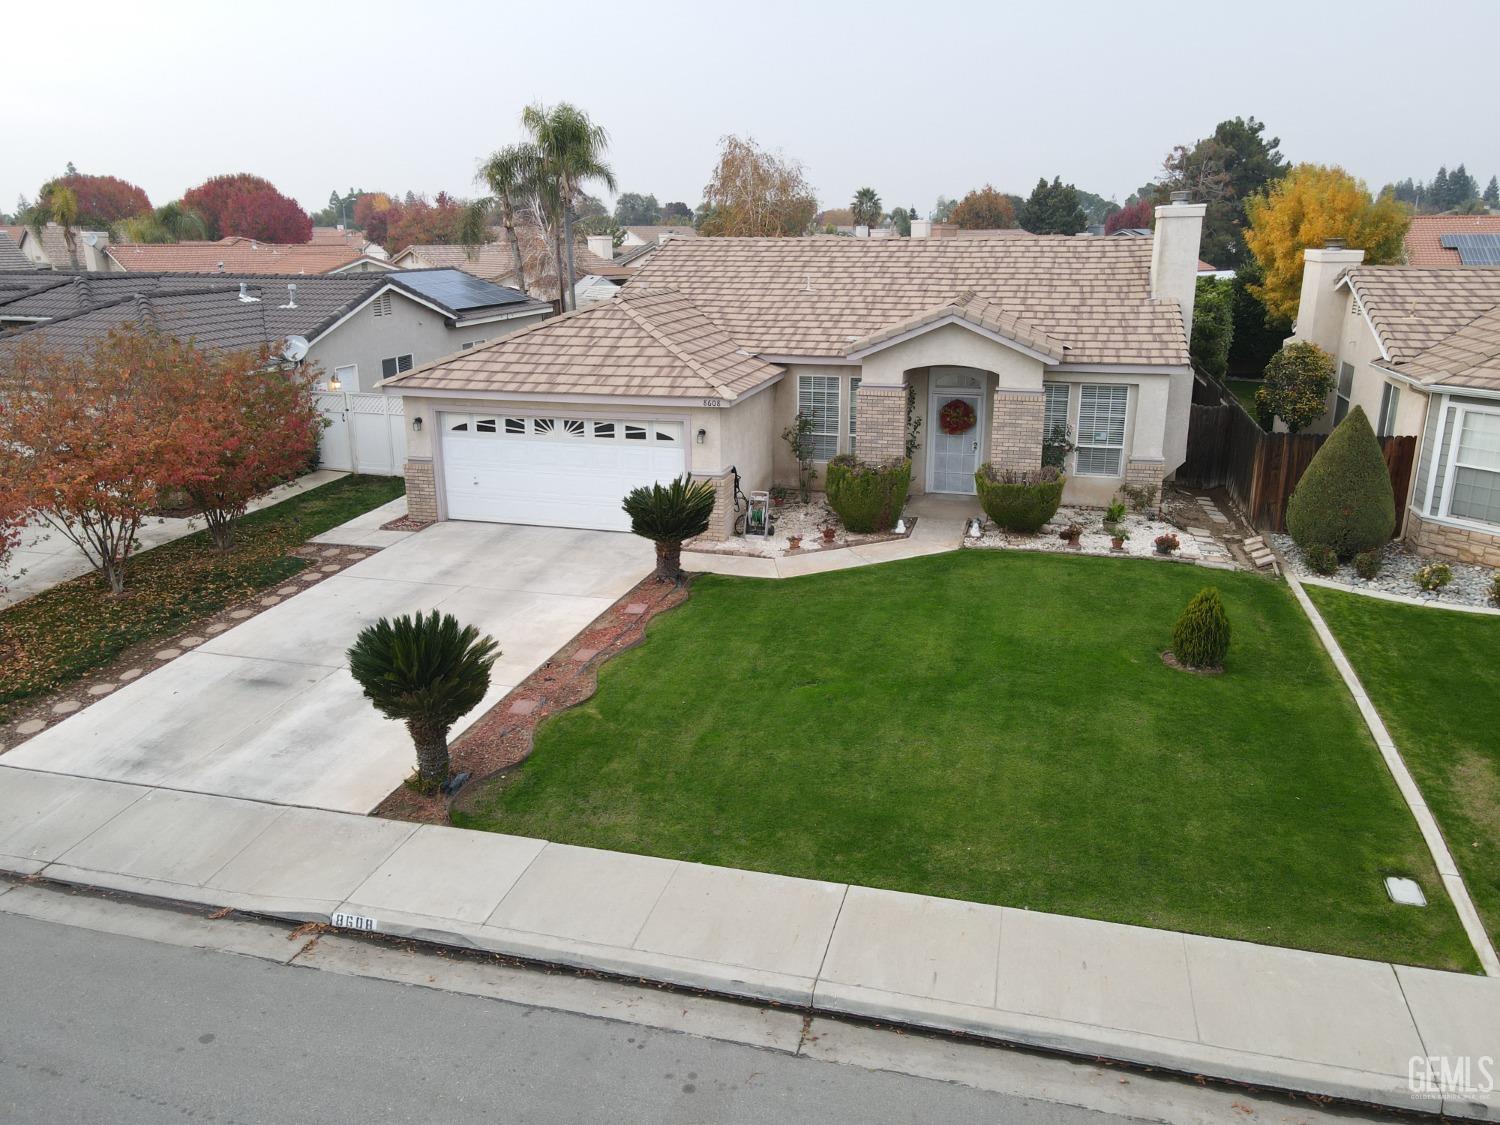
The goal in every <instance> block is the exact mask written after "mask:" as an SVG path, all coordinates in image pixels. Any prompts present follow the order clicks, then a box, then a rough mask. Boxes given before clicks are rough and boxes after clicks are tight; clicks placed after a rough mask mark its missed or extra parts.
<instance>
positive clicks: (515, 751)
mask: <svg viewBox="0 0 1500 1125" xmlns="http://www.w3.org/2000/svg"><path fill="white" fill-rule="evenodd" d="M687 596H688V586H686V585H683V586H673V585H671V584H670V583H662V582H657V581H656V579H654V578H647V579H646V580H645V581H643V582H641V583H640V584H639V585H637V586H636V587H635V588H634V589H633V590H631V591H630V592H629V593H627V594H626V595H625V596H624V597H622V598H621V599H620V600H619V601H617V602H615V604H614V605H612V606H610V607H609V608H608V609H607V610H605V611H604V612H603V613H601V614H600V615H599V616H598V617H596V618H595V619H594V620H593V621H592V622H591V623H590V624H589V626H588V628H586V629H585V630H584V631H583V632H581V633H579V634H578V635H577V636H576V637H574V638H573V639H572V640H571V641H569V642H568V643H567V644H565V645H564V646H563V647H562V648H560V649H558V650H557V652H555V653H554V654H553V655H552V658H551V659H550V660H548V661H547V662H546V663H544V664H543V665H542V666H541V667H540V668H538V669H537V670H536V671H535V672H533V673H532V674H531V675H529V676H527V677H526V679H525V680H523V681H522V682H521V683H520V684H518V685H516V687H515V688H513V689H512V690H511V692H510V694H509V695H507V696H506V697H505V698H504V699H502V700H500V702H499V703H496V704H495V706H494V707H492V708H490V710H489V711H487V712H486V713H485V714H484V715H483V716H482V717H481V718H480V719H479V720H478V721H477V722H476V723H474V725H473V726H471V727H470V728H469V729H468V730H466V731H465V732H464V733H463V734H462V735H461V736H460V737H459V738H458V739H457V741H455V742H454V743H453V745H452V746H451V747H450V748H449V752H448V756H449V761H450V764H451V766H452V769H453V772H454V773H455V774H458V773H462V772H465V771H467V772H468V773H469V780H468V781H467V782H466V783H465V785H464V788H463V789H462V790H461V791H460V792H459V793H458V794H457V795H456V796H454V797H445V796H443V795H442V794H441V793H438V794H432V795H430V796H424V795H423V794H420V793H416V792H413V791H412V790H410V789H408V788H407V787H406V786H405V785H400V786H398V787H397V788H396V789H394V790H393V791H392V792H391V794H390V796H388V797H386V799H385V800H383V801H381V802H380V804H379V806H378V807H377V808H376V809H375V812H374V813H373V814H372V815H374V816H383V817H387V818H389V819H391V820H407V821H415V822H417V823H421V824H447V823H448V822H449V817H448V810H449V808H450V807H451V805H452V804H453V803H454V802H455V801H462V800H463V799H464V798H465V796H467V795H468V794H469V793H471V792H476V791H477V790H475V788H474V782H476V781H482V780H484V779H485V778H487V777H491V776H493V775H495V774H497V773H499V772H501V771H503V770H506V769H509V768H510V767H512V766H514V765H516V764H517V763H518V762H521V761H524V760H525V759H526V758H527V757H528V756H529V755H530V754H531V748H532V738H533V735H534V734H535V732H536V728H537V725H538V724H539V723H541V721H542V720H543V719H545V718H547V716H549V715H555V714H557V713H558V712H559V711H566V710H567V709H568V708H569V707H576V706H577V705H578V704H580V703H582V702H583V701H584V700H586V699H588V698H589V697H590V696H591V695H593V694H594V691H595V689H596V688H597V687H598V685H599V666H600V665H601V664H603V663H604V662H605V661H606V660H608V659H610V658H611V657H613V656H615V655H617V654H619V653H621V652H624V651H625V650H626V649H629V648H634V647H635V646H636V645H638V644H640V643H641V640H642V639H643V638H644V637H645V634H646V623H647V622H648V621H650V620H651V618H653V617H655V616H656V615H657V614H658V613H664V612H666V611H667V610H669V609H674V608H676V607H677V606H679V605H681V604H682V603H683V602H685V601H686V600H687ZM631 605H639V606H643V607H644V612H642V613H636V614H630V613H626V612H625V609H626V607H627V606H631ZM588 650H593V655H592V656H589V657H588V659H586V660H576V659H574V654H575V653H583V652H586V651H588ZM523 700H529V701H533V702H535V704H536V707H535V708H534V709H533V710H532V711H530V712H529V713H528V714H524V715H518V714H515V713H513V712H512V711H511V708H512V707H514V706H515V705H516V704H517V703H519V702H521V701H523Z"/></svg>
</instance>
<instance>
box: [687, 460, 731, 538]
mask: <svg viewBox="0 0 1500 1125" xmlns="http://www.w3.org/2000/svg"><path fill="white" fill-rule="evenodd" d="M693 479H694V480H696V481H707V482H708V483H709V484H711V485H713V486H714V510H713V512H712V513H711V514H710V515H709V517H708V530H707V531H705V532H704V533H703V537H704V538H705V539H728V538H729V537H730V536H731V535H733V534H734V475H733V474H732V473H721V474H720V475H719V476H716V477H704V476H700V477H694V478H693Z"/></svg>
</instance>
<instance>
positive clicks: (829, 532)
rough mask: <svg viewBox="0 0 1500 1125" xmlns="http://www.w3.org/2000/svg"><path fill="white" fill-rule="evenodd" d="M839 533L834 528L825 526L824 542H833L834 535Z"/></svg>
mask: <svg viewBox="0 0 1500 1125" xmlns="http://www.w3.org/2000/svg"><path fill="white" fill-rule="evenodd" d="M837 534H838V532H837V530H835V529H834V528H831V527H825V528H824V529H823V542H825V543H832V542H833V537H834V536H835V535H837Z"/></svg>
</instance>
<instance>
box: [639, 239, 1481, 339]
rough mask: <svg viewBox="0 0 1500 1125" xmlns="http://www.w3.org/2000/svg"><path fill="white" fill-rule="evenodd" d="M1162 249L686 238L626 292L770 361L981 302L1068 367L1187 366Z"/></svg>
mask: <svg viewBox="0 0 1500 1125" xmlns="http://www.w3.org/2000/svg"><path fill="white" fill-rule="evenodd" d="M1151 245H1152V243H1151V240H1149V239H1133V238H1126V239H1118V238H1068V237H1065V236H1037V235H1029V236H1022V237H1010V236H1007V237H1003V238H975V239H909V238H900V239H863V238H839V237H836V236H827V237H817V236H815V237H811V238H694V239H681V240H676V239H674V240H672V241H669V242H668V243H666V245H664V246H662V247H661V248H660V249H659V250H658V251H657V252H656V253H654V254H652V255H651V256H650V257H649V258H648V259H647V260H646V262H645V264H644V265H642V266H641V267H640V268H639V269H638V270H637V271H636V273H635V275H634V276H633V277H632V278H631V279H630V281H629V282H627V283H626V286H625V291H626V292H630V291H632V290H635V289H640V288H644V287H651V288H655V287H656V286H658V285H665V286H669V287H671V288H674V289H676V290H678V291H679V292H681V293H682V294H683V295H684V296H685V297H687V298H688V299H689V300H690V301H691V302H692V303H693V304H694V305H696V306H697V307H698V308H699V309H701V310H702V311H703V313H704V315H706V316H707V317H708V318H709V319H711V320H712V321H713V322H714V323H715V324H716V325H718V326H719V327H721V328H722V329H723V330H724V331H725V332H726V333H727V334H728V335H729V336H730V337H731V338H732V339H734V340H735V341H736V342H738V343H739V344H740V345H742V346H743V347H745V348H746V349H747V350H749V351H752V352H754V353H756V354H759V355H767V356H820V357H835V356H843V355H844V354H845V353H846V352H847V350H848V348H849V346H850V344H851V343H853V342H854V341H856V340H860V339H863V338H864V337H867V336H870V335H872V334H875V333H879V332H882V331H884V330H886V329H887V328H889V327H890V326H891V325H893V324H898V323H901V322H904V321H906V320H909V319H910V318H913V317H920V316H922V315H923V314H925V313H927V312H929V311H930V310H932V309H934V308H936V307H937V306H939V305H942V304H944V303H946V302H949V301H952V300H953V299H954V298H955V296H956V294H958V293H961V292H963V291H966V290H973V291H974V293H975V294H976V295H977V297H979V298H981V299H983V300H984V301H985V302H988V303H989V305H992V306H994V309H995V310H998V311H992V312H990V313H989V314H988V315H992V316H998V315H1004V316H1009V317H1013V318H1015V320H1016V321H1017V322H1018V323H1023V324H1025V325H1028V326H1030V329H1031V330H1034V331H1036V332H1039V333H1042V334H1045V336H1046V337H1048V338H1049V339H1050V340H1052V341H1055V342H1057V343H1060V344H1062V345H1063V346H1064V347H1065V348H1066V349H1067V352H1066V360H1065V361H1066V362H1068V363H1089V364H1172V365H1186V364H1187V363H1188V346H1187V335H1186V332H1185V331H1184V327H1183V322H1182V313H1181V310H1180V309H1179V308H1178V306H1177V304H1176V303H1175V302H1173V301H1158V300H1154V299H1152V297H1151V295H1150V274H1151ZM1497 273H1500V271H1497ZM989 305H987V307H989Z"/></svg>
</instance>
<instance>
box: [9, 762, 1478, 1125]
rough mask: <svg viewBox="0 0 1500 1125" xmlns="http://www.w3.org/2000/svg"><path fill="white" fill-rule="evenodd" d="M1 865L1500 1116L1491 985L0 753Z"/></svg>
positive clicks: (956, 1028)
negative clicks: (1455, 1085) (24, 760)
mask: <svg viewBox="0 0 1500 1125" xmlns="http://www.w3.org/2000/svg"><path fill="white" fill-rule="evenodd" d="M0 871H6V872H10V873H13V874H15V875H18V876H26V875H40V876H42V877H43V878H45V879H50V880H55V881H57V882H59V883H64V884H76V885H81V886H89V887H100V888H110V889H115V890H119V891H126V892H132V893H135V894H139V895H146V896H153V897H156V898H160V899H169V900H173V901H177V902H182V903H192V904H197V905H199V906H204V907H234V908H237V909H240V910H244V911H248V912H254V913H256V914H261V915H265V916H269V917H272V918H280V919H290V920H315V921H319V922H328V921H334V922H336V924H339V925H342V926H345V927H349V928H353V929H356V930H363V931H372V932H374V933H378V934H385V935H395V936H400V937H409V938H415V939H419V940H422V941H427V942H435V943H438V944H441V945H447V946H453V947H458V948H461V949H471V950H483V951H488V952H492V953H500V954H505V955H509V956H513V957H518V958H522V959H527V960H531V961H536V962H542V963H546V964H552V965H562V966H569V967H576V968H583V969H589V970H595V971H598V972H602V973H606V974H618V975H621V976H625V977H632V978H641V979H644V980H647V981H654V982H660V983H663V984H667V985H674V986H681V987H686V988H690V989H703V990H706V991H708V992H712V993H716V994H721V995H725V996H730V997H735V998H739V999H744V1000H751V1001H759V1002H764V1001H772V1002H775V1003H776V1004H778V1005H781V1006H785V1007H788V1008H791V1009H793V1010H800V1011H802V1012H805V1013H809V1014H813V1015H819V1014H834V1015H844V1016H859V1017H867V1018H870V1019H875V1020H879V1021H882V1022H888V1023H895V1024H904V1025H909V1026H913V1027H918V1028H928V1029H937V1030H942V1031H952V1032H963V1033H968V1034H972V1035H976V1036H981V1037H984V1038H988V1039H994V1040H1000V1041H1005V1042H1010V1043H1016V1044H1022V1045H1026V1046H1032V1047H1039V1048H1044V1049H1048V1050H1055V1051H1061V1052H1067V1053H1070V1054H1074V1055H1081V1056H1086V1057H1104V1058H1110V1059H1116V1060H1121V1061H1125V1062H1130V1063H1136V1064H1143V1065H1146V1066H1151V1067H1158V1068H1163V1069H1166V1070H1170V1071H1175V1072H1181V1073H1187V1074H1205V1075H1210V1076H1213V1077H1216V1078H1221V1079H1226V1080H1230V1081H1235V1082H1242V1083H1247V1084H1251V1085H1255V1086H1261V1087H1271V1088H1275V1089H1284V1090H1292V1091H1302V1092H1309V1093H1315V1094H1323V1095H1330V1096H1333V1097H1337V1098H1344V1099H1349V1100H1352V1101H1356V1102H1361V1103H1368V1104H1373V1105H1380V1106H1388V1107H1399V1108H1405V1109H1409V1110H1414V1111H1418V1112H1425V1113H1437V1112H1440V1111H1446V1112H1447V1113H1449V1114H1451V1115H1455V1116H1467V1117H1473V1118H1477V1119H1479V1120H1490V1121H1494V1120H1500V1095H1497V1094H1496V1092H1495V1091H1494V1090H1493V1088H1488V1089H1486V1088H1483V1087H1482V1086H1480V1085H1478V1084H1477V1080H1478V1078H1479V1077H1480V1075H1479V1074H1478V1072H1477V1071H1476V1072H1475V1078H1476V1085H1474V1086H1472V1087H1470V1086H1467V1085H1466V1086H1465V1087H1464V1088H1462V1089H1449V1090H1448V1091H1446V1092H1443V1091H1434V1090H1432V1089H1430V1088H1427V1087H1424V1085H1423V1084H1422V1083H1421V1082H1420V1081H1414V1080H1413V1078H1414V1075H1416V1076H1417V1077H1420V1076H1421V1073H1422V1072H1420V1071H1419V1070H1417V1069H1414V1068H1417V1067H1418V1066H1419V1064H1420V1063H1421V1061H1422V1060H1424V1059H1427V1058H1432V1057H1437V1058H1440V1059H1452V1060H1457V1059H1471V1060H1480V1059H1483V1058H1492V1057H1493V1056H1494V1055H1496V1054H1497V1053H1500V1052H1497V1050H1496V1048H1497V1046H1500V979H1494V978H1486V977H1480V976H1465V975H1463V974H1458V973H1447V972H1437V971H1433V970H1428V969H1416V968H1410V967H1406V966H1400V965H1390V964H1382V963H1378V962H1373V961H1359V960H1354V959H1351V958H1345V957H1333V956H1328V955H1325V954H1316V953H1307V952H1301V951H1297V950H1291V949H1278V948H1272V947H1268V946H1259V945H1252V944H1248V943H1245V942H1238V941H1228V940H1224V939H1219V938H1208V937H1198V936H1194V935H1190V934H1180V933H1171V932H1167V931H1162V930H1150V929H1144V928H1139V927H1133V926H1121V925H1114V924H1111V923H1106V922H1096V921H1090V920H1087V919H1082V918H1068V917H1061V916H1057V915H1050V914H1041V913H1035V912H1030V911H1025V910H1015V909H1010V908H1004V907H995V906H984V905H979V904H975V903H966V902H956V901H952V900H947V899H936V898H928V897H924V896H921V895H912V894H902V893H897V892H893V891H883V890H873V889H870V888H866V887H853V886H847V885H845V884H841V883H825V882H818V881H814V880H808V879H793V878H787V877H784V876H779V875H769V874H763V873H757V872H751V871H736V870H730V869H725V868H717V867H708V866H703V865H700V864H694V863H683V862H677V861H673V860H666V859H655V858H651V857H649V856H639V855H627V854H623V853H617V852H604V851H594V850H591V849H587V848H578V847H570V846H565V845H560V844H550V843H547V842H546V841H543V840H534V839H524V838H520V837H514V836H504V835H498V834H492V833H484V832H471V831H465V830H463V829H458V828H448V827H438V826H433V825H424V826H420V827H419V826H416V825H412V824H405V823H398V822H394V821H382V820H375V819H372V818H369V817H365V816H357V815H352V814H348V813H337V812H330V811H326V810H318V809H308V808H297V807H286V806H279V805H270V804H262V803H259V802H254V801H244V800H236V799H233V798H229V797H214V796H207V795H203V794H195V793H182V792H177V791H173V790H167V789H160V788H151V787H148V786H141V785H129V784H124V783H120V782H108V781H97V780H90V779H87V778H79V777H69V776H65V775H61V774H52V773H43V772H38V771H32V770H26V769H18V768H15V767H11V766H0ZM11 893H13V894H14V893H16V892H11ZM367 1022H368V1021H363V1020H362V1021H360V1024H361V1027H362V1028H363V1027H364V1025H365V1024H366V1023H367ZM414 1049H416V1050H420V1048H414ZM1476 1065H1478V1064H1477V1062H1476Z"/></svg>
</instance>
